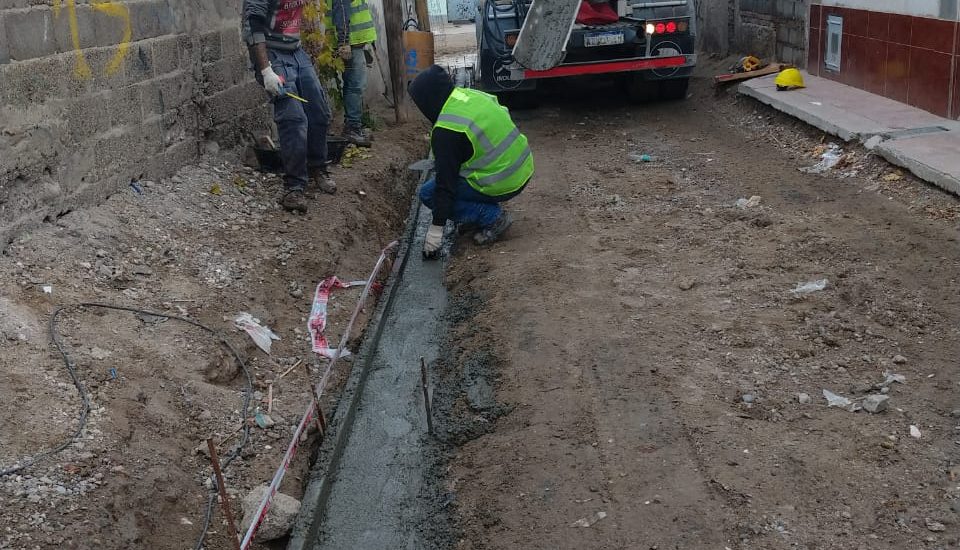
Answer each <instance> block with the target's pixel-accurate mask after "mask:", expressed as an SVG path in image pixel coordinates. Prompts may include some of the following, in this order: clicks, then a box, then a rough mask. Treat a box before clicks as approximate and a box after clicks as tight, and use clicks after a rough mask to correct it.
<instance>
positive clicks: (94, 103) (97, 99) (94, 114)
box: [62, 93, 111, 143]
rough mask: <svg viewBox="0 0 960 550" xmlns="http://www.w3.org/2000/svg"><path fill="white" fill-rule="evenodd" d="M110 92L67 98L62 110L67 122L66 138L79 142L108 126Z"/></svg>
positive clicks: (69, 140) (103, 130)
mask: <svg viewBox="0 0 960 550" xmlns="http://www.w3.org/2000/svg"><path fill="white" fill-rule="evenodd" d="M110 105H111V101H110V94H108V93H100V94H94V95H88V96H84V97H78V98H75V99H69V100H68V101H67V102H66V106H65V108H64V112H63V115H62V116H63V119H64V120H66V122H67V132H68V136H67V139H66V140H64V141H68V142H71V143H81V142H83V141H86V140H87V139H89V138H91V137H93V136H95V135H97V134H99V133H101V132H105V131H107V130H108V129H109V128H110V110H111V106H110Z"/></svg>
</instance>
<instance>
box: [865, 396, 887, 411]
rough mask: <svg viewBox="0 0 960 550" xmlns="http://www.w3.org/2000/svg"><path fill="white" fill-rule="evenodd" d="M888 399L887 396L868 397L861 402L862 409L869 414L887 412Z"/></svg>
mask: <svg viewBox="0 0 960 550" xmlns="http://www.w3.org/2000/svg"><path fill="white" fill-rule="evenodd" d="M889 400H890V397H889V396H887V395H868V396H867V397H866V398H865V399H864V400H863V408H864V409H866V411H867V412H869V413H874V414H876V413H880V412H883V411H885V410H887V405H888V403H887V402H888V401H889Z"/></svg>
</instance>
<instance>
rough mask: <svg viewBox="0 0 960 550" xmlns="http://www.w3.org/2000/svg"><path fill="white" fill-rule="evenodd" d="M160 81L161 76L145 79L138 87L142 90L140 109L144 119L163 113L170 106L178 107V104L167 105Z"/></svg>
mask: <svg viewBox="0 0 960 550" xmlns="http://www.w3.org/2000/svg"><path fill="white" fill-rule="evenodd" d="M160 81H161V79H160V78H154V79H151V80H145V81H143V82H141V83H140V84H138V85H137V88H138V89H139V90H140V109H141V112H142V113H143V118H144V120H146V119H148V118H150V117H152V116H154V115H159V114H163V112H164V111H166V110H167V109H168V108H174V107H176V105H171V106H170V107H167V105H166V102H165V101H164V98H163V93H162V88H161V82H160Z"/></svg>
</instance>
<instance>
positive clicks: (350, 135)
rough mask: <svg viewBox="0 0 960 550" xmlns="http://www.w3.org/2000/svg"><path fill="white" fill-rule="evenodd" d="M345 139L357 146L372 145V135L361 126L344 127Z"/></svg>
mask: <svg viewBox="0 0 960 550" xmlns="http://www.w3.org/2000/svg"><path fill="white" fill-rule="evenodd" d="M343 139H345V140H347V141H348V142H350V143H352V144H354V145H356V146H357V147H370V146H371V145H372V143H371V141H372V140H371V139H370V136H369V135H367V134H366V132H364V131H363V128H361V127H359V126H347V127H346V128H344V129H343Z"/></svg>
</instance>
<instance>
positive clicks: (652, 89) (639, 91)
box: [623, 74, 660, 103]
mask: <svg viewBox="0 0 960 550" xmlns="http://www.w3.org/2000/svg"><path fill="white" fill-rule="evenodd" d="M658 84H659V83H658V82H656V81H650V80H646V79H644V78H643V77H642V76H641V75H639V74H631V75H628V76H627V78H626V79H625V80H624V81H623V85H624V88H625V90H626V92H627V98H629V99H630V101H632V102H634V103H650V102H651V101H656V100H657V99H658V98H659V97H660V86H659V85H658Z"/></svg>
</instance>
